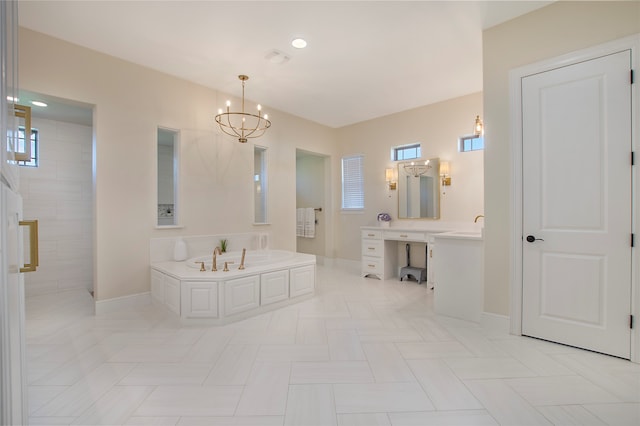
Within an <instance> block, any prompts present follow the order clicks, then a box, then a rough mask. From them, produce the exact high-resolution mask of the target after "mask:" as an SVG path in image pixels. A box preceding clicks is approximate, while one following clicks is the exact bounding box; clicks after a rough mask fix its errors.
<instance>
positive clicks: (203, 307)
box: [181, 281, 218, 318]
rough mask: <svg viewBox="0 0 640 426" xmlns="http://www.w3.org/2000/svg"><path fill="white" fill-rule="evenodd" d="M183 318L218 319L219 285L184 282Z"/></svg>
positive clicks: (182, 292) (214, 283)
mask: <svg viewBox="0 0 640 426" xmlns="http://www.w3.org/2000/svg"><path fill="white" fill-rule="evenodd" d="M181 296H182V309H181V312H182V318H218V283H217V282H206V281H205V282H202V281H182V288H181Z"/></svg>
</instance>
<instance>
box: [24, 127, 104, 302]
mask: <svg viewBox="0 0 640 426" xmlns="http://www.w3.org/2000/svg"><path fill="white" fill-rule="evenodd" d="M32 127H33V128H36V129H37V130H38V132H39V138H40V142H39V143H40V149H39V151H40V152H39V167H37V168H32V167H20V192H21V193H22V197H23V200H24V214H23V216H24V218H25V219H37V220H38V226H39V230H38V233H39V240H40V244H39V246H40V252H39V254H40V266H39V267H38V270H37V271H36V272H31V273H28V274H25V289H26V292H27V294H28V295H33V294H40V293H51V292H57V291H64V290H66V289H70V288H87V289H88V290H90V291H91V290H93V234H92V232H93V231H92V223H93V210H92V209H93V201H92V200H93V185H92V128H91V127H90V126H81V125H77V124H70V123H63V122H58V121H51V120H44V119H38V118H34V119H33V120H32Z"/></svg>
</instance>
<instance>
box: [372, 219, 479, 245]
mask: <svg viewBox="0 0 640 426" xmlns="http://www.w3.org/2000/svg"><path fill="white" fill-rule="evenodd" d="M472 225H473V224H472ZM361 229H362V230H379V231H382V232H383V234H384V233H387V234H388V235H393V234H395V233H398V232H424V233H425V234H429V236H431V237H435V238H448V239H458V240H478V241H482V240H483V239H484V233H483V230H482V229H480V228H478V227H474V226H469V224H466V223H465V224H455V223H438V224H436V223H433V224H430V226H428V227H426V226H425V227H418V226H389V227H383V226H362V227H361ZM382 239H395V238H384V235H383V238H382Z"/></svg>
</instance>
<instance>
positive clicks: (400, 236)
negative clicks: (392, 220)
mask: <svg viewBox="0 0 640 426" xmlns="http://www.w3.org/2000/svg"><path fill="white" fill-rule="evenodd" d="M384 239H385V240H396V241H403V240H406V241H427V237H426V235H425V233H424V232H407V231H385V232H384Z"/></svg>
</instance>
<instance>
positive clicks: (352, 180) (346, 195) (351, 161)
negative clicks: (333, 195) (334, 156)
mask: <svg viewBox="0 0 640 426" xmlns="http://www.w3.org/2000/svg"><path fill="white" fill-rule="evenodd" d="M363 163H364V157H363V156H362V155H353V156H349V157H342V209H343V210H362V209H364V173H363V170H362V169H363V167H362V166H363Z"/></svg>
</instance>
